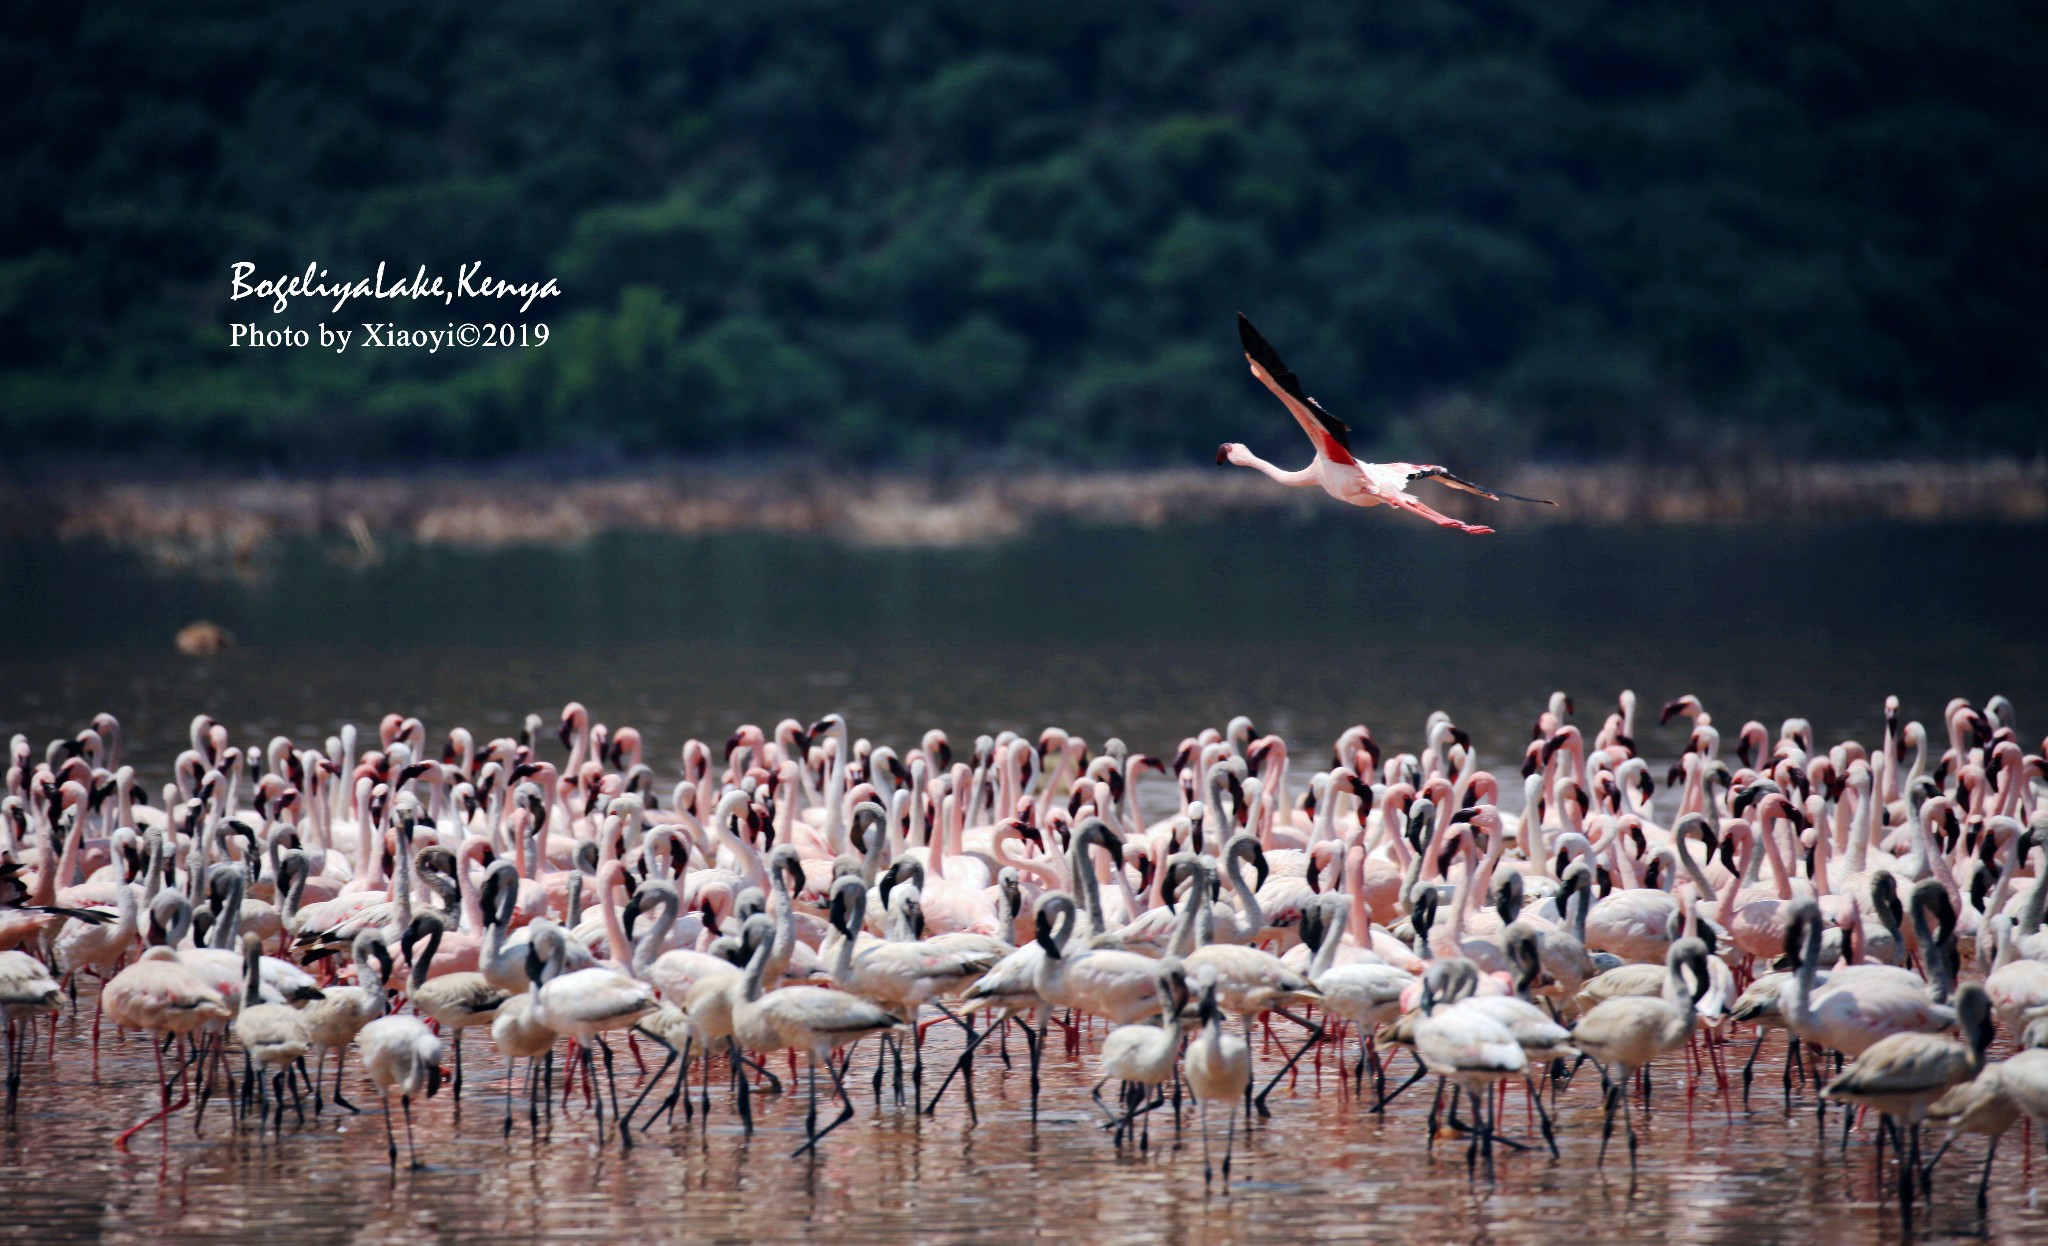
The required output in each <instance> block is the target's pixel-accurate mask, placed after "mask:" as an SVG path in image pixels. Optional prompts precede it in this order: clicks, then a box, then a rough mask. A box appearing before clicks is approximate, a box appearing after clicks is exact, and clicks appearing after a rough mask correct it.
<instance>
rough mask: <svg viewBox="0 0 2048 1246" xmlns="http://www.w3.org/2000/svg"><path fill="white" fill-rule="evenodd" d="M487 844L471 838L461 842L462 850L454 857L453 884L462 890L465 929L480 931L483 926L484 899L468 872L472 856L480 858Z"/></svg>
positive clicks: (463, 925)
mask: <svg viewBox="0 0 2048 1246" xmlns="http://www.w3.org/2000/svg"><path fill="white" fill-rule="evenodd" d="M488 846H489V845H488V844H487V843H486V842H485V841H484V840H481V839H472V840H469V841H468V842H467V843H465V844H463V846H462V851H461V852H459V853H457V854H456V857H455V885H456V887H457V888H459V889H460V890H461V892H462V927H463V929H465V930H474V931H478V932H481V931H482V930H483V928H484V901H483V896H482V894H481V893H479V892H478V891H477V886H476V879H475V878H474V877H473V876H472V875H471V874H470V872H469V867H470V865H471V864H472V863H473V862H472V860H471V859H472V858H476V859H479V860H480V859H481V858H482V856H483V851H484V849H485V848H486V847H488Z"/></svg>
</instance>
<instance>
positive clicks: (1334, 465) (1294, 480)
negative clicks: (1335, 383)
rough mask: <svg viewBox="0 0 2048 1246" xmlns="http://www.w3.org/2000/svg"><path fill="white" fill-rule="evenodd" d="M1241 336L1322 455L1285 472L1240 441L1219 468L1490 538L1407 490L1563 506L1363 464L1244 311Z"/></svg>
mask: <svg viewBox="0 0 2048 1246" xmlns="http://www.w3.org/2000/svg"><path fill="white" fill-rule="evenodd" d="M1237 336H1238V339H1239V340H1240V341H1241V342H1243V344H1244V357H1245V361H1246V362H1247V363H1249V364H1250V365H1251V369H1252V375H1253V376H1255V377H1257V378H1259V383H1260V384H1262V385H1264V386H1265V387H1266V388H1267V389H1270V390H1272V391H1273V396H1274V397H1276V398H1278V399H1279V400H1280V401H1281V402H1282V403H1284V404H1286V406H1287V409H1288V411H1290V412H1291V413H1293V415H1294V418H1295V421H1296V422H1297V423H1299V424H1300V425H1301V429H1302V431H1303V432H1305V433H1307V434H1308V439H1309V441H1310V443H1312V444H1313V445H1314V446H1315V450H1316V457H1315V458H1314V460H1313V461H1311V462H1310V463H1309V465H1308V466H1307V467H1304V468H1302V469H1301V470H1300V471H1298V472H1289V471H1282V470H1281V469H1280V468H1278V467H1276V466H1274V465H1273V464H1271V463H1268V462H1266V461H1265V460H1264V459H1262V458H1260V457H1259V456H1258V455H1256V454H1253V453H1252V452H1251V451H1250V450H1248V449H1246V448H1245V447H1244V446H1242V445H1240V444H1238V443H1237V442H1234V441H1229V442H1225V443H1224V444H1223V445H1221V446H1220V447H1218V448H1217V450H1216V463H1217V465H1218V466H1221V465H1223V464H1224V463H1226V462H1228V463H1234V464H1236V465H1237V466H1239V467H1250V468H1254V469H1256V470H1258V471H1260V472H1263V473H1265V474H1266V475H1267V476H1269V477H1271V478H1272V479H1274V480H1277V481H1279V482H1280V483H1281V484H1283V485H1286V486H1287V487H1289V488H1291V489H1301V488H1306V487H1308V486H1309V485H1320V486H1321V487H1322V490H1323V492H1325V493H1327V494H1329V495H1330V496H1331V497H1333V498H1336V499H1337V500H1338V501H1339V502H1348V503H1350V504H1351V505H1353V506H1379V505H1382V504H1384V505H1387V506H1393V507H1396V508H1397V509H1400V510H1404V511H1407V512H1408V513H1410V514H1412V515H1420V516H1421V517H1422V518H1424V519H1427V520H1429V521H1430V522H1431V523H1433V524H1438V525H1441V526H1443V527H1446V528H1456V529H1457V530H1458V531H1460V532H1466V533H1470V534H1472V535H1474V536H1484V535H1486V534H1488V533H1490V532H1492V531H1493V529H1491V528H1487V527H1482V526H1480V525H1478V524H1468V523H1462V522H1460V521H1459V520H1456V519H1453V518H1451V517H1450V516H1449V515H1446V514H1443V513H1442V512H1440V511H1438V510H1435V509H1434V508H1432V507H1430V506H1428V505H1427V504H1425V503H1424V502H1423V501H1422V500H1421V499H1420V498H1418V497H1416V496H1415V495H1414V494H1412V493H1409V492H1408V491H1407V486H1409V485H1411V484H1414V483H1415V482H1416V481H1418V480H1435V481H1437V482H1439V483H1441V484H1444V485H1447V486H1449V487H1450V488H1453V489H1461V490H1463V491H1464V492H1466V493H1474V494H1477V495H1479V496H1480V497H1483V498H1486V499H1488V500H1490V501H1494V502H1498V501H1500V500H1502V499H1503V498H1506V499H1510V500H1512V501H1516V502H1534V503H1536V504H1538V505H1540V506H1555V505H1557V503H1555V502H1552V501H1548V500H1546V499H1544V498H1525V497H1522V496H1520V495H1519V494H1514V493H1502V492H1500V491H1498V490H1494V489H1485V488H1481V487H1480V486H1479V485H1476V484H1474V483H1472V482H1471V481H1469V480H1466V479H1465V478H1464V477H1462V476H1456V475H1453V474H1452V473H1451V472H1450V471H1448V470H1447V469H1445V468H1442V467H1437V466H1435V465H1434V464H1427V463H1361V462H1359V461H1358V460H1357V459H1355V458H1353V457H1352V455H1351V438H1350V433H1351V426H1350V425H1348V424H1346V423H1344V421H1342V420H1340V419H1338V418H1337V417H1336V416H1334V415H1331V414H1330V413H1329V412H1328V411H1325V410H1324V409H1323V407H1322V404H1321V403H1318V402H1317V401H1316V400H1315V399H1313V398H1311V397H1309V396H1308V394H1307V392H1306V391H1304V390H1303V389H1302V388H1301V382H1300V380H1298V379H1297V378H1296V377H1295V375H1294V373H1292V372H1290V371H1288V370H1287V365H1286V364H1285V363H1282V362H1281V360H1280V355H1279V353H1278V352H1277V351H1275V350H1274V349H1273V348H1272V346H1270V345H1269V344H1268V343H1267V342H1266V339H1265V338H1263V337H1260V336H1259V331H1258V330H1257V329H1254V328H1253V327H1252V322H1251V321H1249V320H1247V319H1245V318H1244V316H1243V314H1242V313H1240V314H1239V315H1238V318H1237Z"/></svg>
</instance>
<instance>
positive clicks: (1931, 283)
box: [0, 0, 2048, 470]
mask: <svg viewBox="0 0 2048 1246" xmlns="http://www.w3.org/2000/svg"><path fill="white" fill-rule="evenodd" d="M8 9H9V16H8V20H7V22H6V23H5V25H4V27H0V72H4V74H5V76H6V78H7V80H8V90H7V92H6V94H5V96H4V97H0V169H4V170H5V176H4V179H0V446H4V447H6V448H5V449H4V450H0V461H4V460H6V459H8V458H12V457H16V456H22V455H34V454H43V455H48V454H55V455H63V454H67V453H69V454H76V455H80V456H95V455H113V456H126V457H129V458H134V459H141V460H142V461H148V458H149V457H150V456H158V455H171V456H182V457H183V458H185V459H203V460H210V461H216V462H236V463H245V464H251V465H268V466H280V467H287V468H293V469H316V470H317V469H320V468H323V467H326V466H331V465H335V464H341V463H348V462H378V461H391V460H393V459H406V460H412V461H419V460H449V459H462V458H502V457H504V456H508V455H533V454H536V453H542V454H559V453H563V452H569V451H573V452H576V453H582V454H597V455H610V456H613V457H614V458H615V459H616V458H625V457H630V456H645V455H665V456H676V455H681V456H703V455H723V454H730V453H738V452H755V451H762V450H773V451H776V452H793V453H796V454H799V455H815V456H834V457H843V458H846V459H850V460H854V461H860V462H877V461H894V462H910V463H934V462H943V461H945V460H947V459H948V458H949V457H951V456H953V455H956V454H974V455H981V456H987V455H990V454H997V455H1002V454H1008V455H1020V456H1048V455H1050V456H1054V457H1063V458H1069V459H1077V460H1078V459H1082V458H1087V459H1094V460H1102V461H1116V462H1127V463H1128V462H1146V461H1154V462H1156V461H1170V460H1182V459H1186V458H1188V457H1189V456H1200V455H1202V454H1204V453H1206V452H1208V451H1211V450H1213V448H1214V446H1215V444H1216V443H1217V442H1218V441H1219V440H1222V439H1224V438H1226V437H1229V438H1240V439H1246V440H1250V441H1252V442H1253V443H1254V445H1256V446H1259V447H1260V448H1262V449H1268V450H1270V451H1272V452H1274V453H1277V454H1279V455H1280V456H1281V457H1282V458H1287V459H1292V458H1294V457H1297V456H1298V454H1299V452H1300V450H1301V448H1302V447H1301V446H1299V445H1297V444H1295V441H1294V440H1290V438H1291V437H1292V434H1291V433H1290V431H1289V426H1288V425H1287V423H1286V420H1285V417H1284V414H1283V413H1282V412H1281V411H1280V410H1279V408H1278V407H1277V405H1276V404H1274V403H1273V402H1272V401H1271V400H1270V399H1269V398H1267V397H1266V396H1265V395H1264V394H1263V393H1262V392H1260V391H1259V390H1258V389H1257V387H1256V384H1255V383H1254V382H1253V381H1252V380H1251V379H1250V378H1249V377H1248V376H1247V375H1246V374H1245V371H1244V368H1243V365H1242V362H1241V360H1240V358H1239V355H1238V351H1237V343H1236V336H1235V332H1234V329H1233V325H1232V321H1233V315H1234V313H1235V312H1237V311H1238V310H1239V309H1242V310H1244V311H1245V312H1247V313H1249V314H1250V315H1251V316H1252V318H1253V319H1254V320H1255V321H1257V322H1258V323H1259V324H1260V326H1261V327H1262V328H1263V329H1264V330H1265V331H1266V333H1267V335H1268V336H1269V337H1270V338H1271V339H1272V340H1273V341H1274V343H1275V344H1276V345H1278V346H1279V348H1280V349H1281V350H1282V352H1283V353H1285V354H1286V355H1287V356H1288V358H1289V361H1290V362H1291V363H1292V364H1293V365H1294V367H1295V368H1296V369H1297V370H1299V371H1300V372H1301V373H1302V374H1303V376H1304V378H1305V379H1306V381H1307V382H1308V384H1309V387H1310V389H1311V391H1312V392H1314V393H1315V394H1317V395H1318V396H1319V397H1321V398H1322V399H1323V400H1324V401H1325V403H1326V405H1328V406H1329V407H1331V408H1332V409H1333V410H1334V411H1336V412H1337V414H1339V415H1340V416H1343V417H1344V418H1346V419H1348V420H1349V421H1350V422H1351V423H1352V425H1353V427H1354V429H1355V430H1356V436H1357V439H1358V440H1359V441H1361V442H1362V443H1365V444H1368V445H1371V446H1374V447H1376V448H1385V449H1388V450H1391V451H1398V452H1411V453H1440V454H1441V455H1443V456H1446V457H1448V456H1452V455H1463V456H1464V457H1465V459H1466V460H1467V461H1469V460H1470V459H1472V458H1475V457H1484V458H1489V459H1495V460H1498V459H1504V458H1512V457H1520V456H1527V455H1536V456H1544V457H1550V458H1555V459H1588V458H1607V457H1616V456H1646V457H1648V456H1655V457H1668V456H1674V455H1701V456H1710V455H1716V454H1720V455H1734V454H1744V453H1751V452H1756V451H1768V452H1772V453H1793V454H1801V453H1811V454H1820V455H1828V456H1842V457H1850V456H1857V455H1866V454H1871V453H1888V454H1889V453H1921V452H1937V453H1956V452H2014V453H2022V454H2035V453H2039V452H2041V450H2042V449H2043V446H2044V434H2048V420H2044V418H2043V416H2044V413H2048V285H2044V280H2043V279H2044V276H2048V87H2044V85H2043V84H2044V83H2048V6H2044V5H2041V4H2037V3H2027V2H2025V0H2014V2H2010V3H1998V2H1993V0H1984V2H1971V0H1963V2H1960V3H1947V4H1937V3H1934V2H1933V0H1858V2H1855V3H1848V2H1841V3H1828V2H1824V0H1813V2H1798V3H1779V4H1746V3H1745V4H1708V3H1699V2H1697V0H1695V2H1693V3H1675V2H1669V0H1389V2H1379V0H1347V2H1340V3H1316V2H1313V0H1180V2H1178V3H1164V2H1139V0H1125V2H1121V3H1114V4H1105V3H1099V2H1091V0H1081V2H1074V0H1028V2H1025V3H1009V2H1006V0H887V2H854V0H748V2H746V3H729V2H726V0H691V2H686V3H659V2H656V0H584V2H583V3H578V4H573V5H564V4H558V3H554V2H552V0H512V2H508V3H500V4H491V5H462V4H439V3H432V2H422V0H408V2H406V3H394V2H391V0H356V2H352V3H349V4H346V5H280V4H273V3H223V2H219V0H188V2H186V3H181V4H177V5H145V4H105V3H80V4H51V5H31V4H11V5H9V6H8ZM479 260H480V261H483V262H484V264H485V265H486V267H487V268H488V269H489V270H490V272H492V273H493V274H497V275H503V276H506V277H508V278H510V279H513V280H535V279H543V278H548V277H552V278H554V279H556V280H557V281H559V282H560V284H561V287H562V289H563V292H564V293H563V296H562V297H560V298H558V299H551V300H547V301H545V302H542V303H539V304H536V305H535V307H534V308H533V309H532V310H530V311H529V312H527V313H526V314H525V315H524V316H523V317H519V316H516V315H515V316H513V317H512V318H513V319H524V320H527V321H531V322H535V323H546V324H548V325H549V328H550V333H551V337H550V341H549V342H548V344H547V345H546V346H544V347H538V348H527V349H513V350H499V351H485V350H461V349H447V350H441V351H439V352H436V353H434V354H431V355H430V354H427V353H425V352H420V351H409V350H399V349H391V350H383V351H372V350H352V351H350V352H348V353H347V354H344V355H340V356H337V355H335V354H333V353H332V352H323V351H321V350H319V349H317V348H313V349H306V350H288V349H283V350H269V351H260V350H250V349H247V348H239V349H238V348H235V347H232V346H230V344H229V329H228V326H229V324H230V322H231V321H236V320H250V319H253V320H256V321H258V322H260V323H262V324H264V325H266V326H268V325H272V324H278V323H294V324H296V325H298V326H299V327H302V328H311V327H313V326H314V325H316V324H317V323H318V322H319V321H321V320H326V321H330V322H333V323H336V324H338V325H349V324H354V323H355V322H357V321H360V320H364V319H371V318H389V319H391V320H393V321H396V322H398V323H400V324H407V323H411V322H418V323H419V326H420V327H423V328H433V327H439V326H441V325H442V324H444V323H445V322H446V321H447V320H448V319H449V312H450V310H451V309H443V308H440V307H438V306H431V305H429V306H422V307H419V308H417V309H415V308H412V307H409V306H406V305H398V306H396V307H387V308H379V309H376V310H375V313H374V315H373V314H372V312H370V311H358V310H356V309H349V310H345V311H344V312H342V313H339V314H329V313H328V312H327V308H326V306H325V305H324V304H322V303H319V302H318V301H316V300H303V301H301V303H300V304H299V305H297V306H295V307H294V308H293V309H292V311H291V312H290V313H289V314H287V315H284V316H272V315H271V314H270V313H269V312H268V311H267V309H261V310H258V309H251V308H250V307H249V304H248V303H247V302H244V303H238V304H234V305H232V306H231V304H230V302H229V300H228V289H229V285H228V276H229V267H230V265H231V263H233V262H235V261H249V262H253V263H254V264H255V265H256V267H257V271H258V272H259V273H262V274H273V273H279V272H287V271H294V270H303V269H304V267H305V266H306V264H307V263H308V262H317V263H319V264H321V265H322V266H324V267H327V268H328V269H330V270H331V271H332V272H334V273H336V274H343V273H367V272H371V271H374V269H375V266H376V264H377V263H378V262H379V261H384V262H387V263H388V264H389V265H390V266H391V268H392V269H393V270H394V271H397V272H404V273H408V274H409V273H411V272H412V271H413V270H414V269H415V268H416V267H417V266H418V265H420V264H426V265H427V266H428V267H429V268H430V269H431V270H433V271H435V272H450V273H452V272H453V271H454V270H455V268H456V266H457V265H458V264H461V263H467V262H472V261H479ZM454 310H460V305H458V308H457V309H454ZM455 318H456V319H462V318H465V317H464V316H456V317H455ZM468 318H481V316H470V317H468ZM492 318H499V317H497V316H496V315H493V316H492ZM17 461H21V460H19V459H17Z"/></svg>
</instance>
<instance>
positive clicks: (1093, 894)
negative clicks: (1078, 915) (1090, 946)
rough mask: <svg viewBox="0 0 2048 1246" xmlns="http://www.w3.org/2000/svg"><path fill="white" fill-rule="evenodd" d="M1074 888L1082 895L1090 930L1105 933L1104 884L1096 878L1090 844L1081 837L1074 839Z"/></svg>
mask: <svg viewBox="0 0 2048 1246" xmlns="http://www.w3.org/2000/svg"><path fill="white" fill-rule="evenodd" d="M1074 888H1075V890H1077V891H1079V892H1080V893H1081V903H1082V905H1083V906H1084V907H1085V908H1086V910H1087V913H1088V928H1089V929H1090V930H1091V931H1092V932H1094V933H1096V934H1100V933H1102V932H1103V930H1104V929H1105V927H1104V926H1103V924H1102V884H1101V883H1100V882H1098V881H1097V880H1096V877H1095V862H1094V860H1093V857H1092V854H1091V853H1090V852H1089V851H1088V843H1087V841H1085V840H1083V839H1082V838H1081V837H1080V836H1078V835H1077V836H1075V837H1074Z"/></svg>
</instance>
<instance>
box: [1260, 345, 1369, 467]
mask: <svg viewBox="0 0 2048 1246" xmlns="http://www.w3.org/2000/svg"><path fill="white" fill-rule="evenodd" d="M1237 339H1238V341H1240V342H1242V343H1244V357H1245V362H1247V363H1249V364H1251V366H1252V375H1253V376H1255V377H1258V378H1259V383H1260V384H1262V385H1264V386H1265V387H1266V388H1267V389H1270V390H1272V391H1273V396H1274V397H1275V398H1278V399H1279V400H1280V401H1281V402H1284V403H1286V404H1287V409H1288V410H1289V411H1291V412H1293V413H1294V419H1295V422H1296V423H1298V424H1300V425H1301V429H1302V431H1303V432H1305V433H1307V434H1308V436H1309V440H1310V441H1313V442H1315V443H1316V449H1318V450H1320V451H1322V453H1323V457H1324V458H1326V459H1329V460H1330V461H1331V462H1333V463H1355V462H1357V461H1358V460H1356V459H1354V458H1352V457H1351V426H1350V425H1349V424H1346V423H1345V422H1344V421H1342V420H1340V419H1338V418H1337V417H1336V416H1334V415H1331V414H1330V413H1329V412H1328V411H1325V410H1323V404H1321V403H1319V402H1317V401H1316V400H1315V399H1313V398H1311V397H1309V396H1308V395H1307V394H1306V393H1304V392H1302V388H1301V381H1300V379H1299V378H1297V377H1296V376H1295V375H1294V373H1292V372H1289V371H1288V370H1287V365H1286V364H1285V363H1282V362H1281V361H1280V352H1278V351H1276V350H1274V349H1273V347H1272V344H1271V343H1269V342H1267V341H1266V339H1265V338H1263V337H1261V336H1259V331H1258V330H1257V329H1254V328H1252V322H1251V321H1249V320H1246V319H1245V318H1244V313H1243V312H1239V313H1237Z"/></svg>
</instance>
